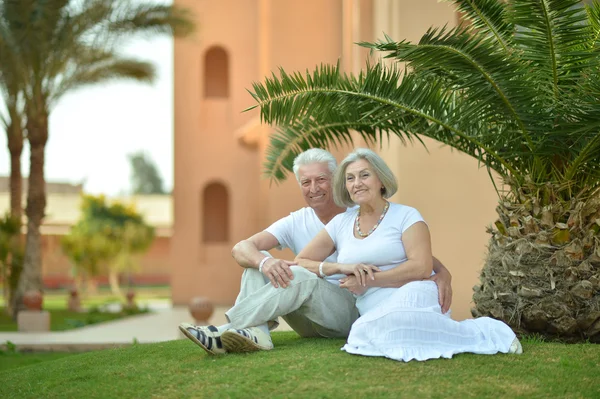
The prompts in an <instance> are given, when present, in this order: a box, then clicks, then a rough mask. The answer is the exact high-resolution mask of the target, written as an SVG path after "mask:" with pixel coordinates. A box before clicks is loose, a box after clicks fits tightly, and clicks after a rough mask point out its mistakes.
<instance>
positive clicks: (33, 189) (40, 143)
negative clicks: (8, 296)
mask: <svg viewBox="0 0 600 399" xmlns="http://www.w3.org/2000/svg"><path fill="white" fill-rule="evenodd" d="M40 108H41V107H40ZM38 109H39V108H38ZM42 109H44V111H38V112H32V113H28V114H27V139H28V140H29V147H30V152H31V156H30V166H29V181H28V184H27V207H26V208H25V213H26V215H27V237H26V240H25V259H24V262H23V271H22V273H21V278H20V279H19V286H18V288H17V292H16V306H15V309H14V311H15V312H18V311H19V310H21V309H23V303H22V302H23V301H22V298H23V295H24V294H25V292H27V291H29V290H41V289H42V237H41V233H40V226H41V225H42V219H43V218H44V211H45V209H46V181H45V179H44V152H45V148H46V142H47V141H48V113H47V112H46V111H45V108H42Z"/></svg>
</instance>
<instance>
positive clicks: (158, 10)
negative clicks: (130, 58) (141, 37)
mask: <svg viewBox="0 0 600 399" xmlns="http://www.w3.org/2000/svg"><path fill="white" fill-rule="evenodd" d="M119 5H120V7H115V8H114V13H113V17H112V18H111V19H110V20H109V24H108V26H107V29H108V31H109V32H111V34H120V33H125V34H127V35H131V32H137V33H148V34H156V33H170V34H173V35H174V36H186V35H189V34H191V33H192V32H193V31H194V28H195V26H194V24H193V23H192V22H191V12H190V11H189V10H187V9H184V8H180V7H176V8H174V7H172V6H167V5H163V4H152V3H144V4H134V3H133V2H121V3H120V4H119Z"/></svg>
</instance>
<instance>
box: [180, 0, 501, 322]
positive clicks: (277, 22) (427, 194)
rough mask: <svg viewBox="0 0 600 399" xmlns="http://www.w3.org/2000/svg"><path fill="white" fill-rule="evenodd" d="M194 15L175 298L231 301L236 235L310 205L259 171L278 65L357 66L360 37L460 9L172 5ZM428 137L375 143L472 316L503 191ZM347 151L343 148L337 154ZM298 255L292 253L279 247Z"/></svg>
mask: <svg viewBox="0 0 600 399" xmlns="http://www.w3.org/2000/svg"><path fill="white" fill-rule="evenodd" d="M175 3H176V4H178V5H180V6H183V7H186V8H188V9H190V10H191V11H192V12H193V13H194V14H195V16H196V18H197V23H198V30H197V32H196V34H195V37H193V38H191V39H190V38H186V39H176V40H175V50H174V59H175V105H174V107H175V108H174V109H175V138H174V140H175V145H174V151H175V156H174V159H175V178H174V182H175V185H174V191H173V201H174V219H173V222H174V224H173V236H172V239H171V267H172V269H171V272H172V273H171V284H172V297H173V302H174V303H175V304H185V303H187V302H188V301H189V300H190V299H191V298H192V297H194V296H204V297H208V298H210V299H211V300H212V301H213V302H215V303H218V304H232V303H233V302H234V300H235V298H236V295H237V293H238V290H239V278H240V275H241V272H242V268H240V267H239V266H238V265H237V264H236V263H235V262H234V261H233V259H232V258H231V254H230V252H231V248H232V246H233V245H234V244H235V243H236V242H238V241H239V240H241V239H243V238H246V237H249V236H250V235H252V234H254V233H256V232H258V231H261V230H263V229H264V228H265V227H267V226H268V225H270V224H271V223H272V222H274V221H275V220H277V219H279V218H281V217H283V216H285V215H287V214H289V212H290V211H293V210H295V209H298V208H300V207H302V206H304V205H305V204H304V203H303V200H302V197H301V195H300V192H299V189H298V185H297V183H296V181H295V179H294V178H293V176H290V177H289V178H288V179H287V181H286V182H284V183H282V184H274V183H273V184H271V182H269V181H267V180H265V179H263V178H262V177H261V171H262V163H263V160H264V154H265V149H266V147H267V146H268V139H269V134H270V133H271V132H272V130H271V129H270V128H269V127H267V126H262V125H261V124H260V121H259V119H258V112H257V111H256V110H253V111H250V112H242V111H243V110H244V109H246V108H248V107H249V106H252V105H254V102H253V99H252V97H251V96H250V95H249V94H248V90H251V89H252V82H255V81H262V80H263V79H264V77H266V76H269V75H270V74H271V73H272V72H275V73H276V72H277V70H278V68H280V67H282V68H283V69H285V70H286V71H288V72H291V71H305V70H307V69H308V70H313V69H314V68H315V67H316V66H317V65H319V64H321V63H330V64H334V63H336V62H338V61H339V62H340V64H341V66H342V67H343V69H344V71H345V72H348V73H357V72H358V71H360V69H361V68H363V67H364V65H365V63H366V60H367V57H368V56H369V55H368V53H367V51H366V50H365V49H362V48H360V47H358V46H357V45H356V44H355V43H357V42H360V41H374V40H376V39H378V38H382V37H383V33H386V34H388V35H389V36H391V37H392V38H394V39H396V40H401V39H409V40H412V41H416V40H418V39H419V38H420V37H421V35H422V34H423V33H424V32H425V31H426V30H427V28H429V27H430V26H444V25H447V26H454V25H455V24H456V23H457V20H458V15H457V14H456V12H455V11H454V10H453V9H452V8H451V6H450V5H449V4H448V3H439V2H438V1H437V0H303V1H296V0H220V1H209V0H175ZM425 141H426V144H427V147H428V151H427V150H425V149H424V148H422V147H421V146H417V145H415V146H414V147H412V146H409V147H404V146H402V145H401V144H400V143H399V141H397V140H390V142H385V143H381V144H382V148H381V149H380V150H379V151H380V153H381V154H382V156H383V157H384V158H385V159H386V161H387V162H388V163H389V165H390V166H391V167H392V169H393V170H394V172H395V173H396V177H397V178H398V181H399V186H400V190H399V193H398V194H396V195H395V196H394V198H392V200H394V201H397V202H400V203H404V204H407V205H411V206H414V207H416V208H417V209H419V210H420V211H421V213H422V214H423V216H424V217H425V219H426V220H427V221H428V224H429V226H430V229H431V233H432V241H433V249H434V254H435V255H436V256H437V257H438V258H439V259H441V260H442V262H443V263H444V264H446V265H447V267H448V268H449V269H450V271H451V272H452V274H453V276H454V279H453V288H454V305H453V307H452V309H453V315H454V317H455V318H457V319H463V318H465V317H468V316H469V308H470V305H469V303H470V300H471V296H472V286H473V285H475V284H476V283H477V280H478V271H479V270H480V269H481V266H482V264H483V259H484V256H485V245H486V243H487V239H488V237H487V235H486V233H485V227H486V226H487V225H489V224H491V223H492V222H493V221H494V220H495V212H494V209H495V204H496V201H497V196H496V194H495V191H494V189H493V186H492V183H491V181H490V179H489V177H488V175H487V172H486V171H485V170H479V169H478V165H477V161H476V160H474V159H470V158H469V157H467V156H465V155H462V154H458V153H456V152H451V151H450V149H448V148H441V147H440V144H438V143H435V142H432V141H427V140H425ZM348 151H349V149H348V148H346V149H341V150H339V151H338V152H335V155H336V156H337V157H338V159H341V158H342V157H343V155H344V154H345V153H346V152H348ZM280 255H281V256H284V257H291V256H292V255H291V253H289V252H284V253H283V254H280Z"/></svg>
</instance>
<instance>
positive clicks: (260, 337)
mask: <svg viewBox="0 0 600 399" xmlns="http://www.w3.org/2000/svg"><path fill="white" fill-rule="evenodd" d="M336 166H337V164H336V160H335V158H334V157H333V155H331V154H330V153H329V152H327V151H325V150H322V149H318V148H313V149H310V150H308V151H305V152H303V153H302V154H300V155H298V157H296V159H295V160H294V174H295V175H296V179H297V180H298V183H299V184H300V189H301V190H302V195H303V197H304V200H305V201H306V204H307V205H308V207H305V208H302V209H300V210H298V211H295V212H292V213H291V214H290V215H289V216H286V217H284V218H283V219H280V220H278V221H277V222H275V223H273V224H272V225H271V226H269V227H268V228H267V229H266V230H264V231H261V232H260V233H257V234H255V235H253V236H252V237H250V238H248V239H246V240H243V241H240V242H239V243H237V244H236V245H235V246H234V247H233V250H232V255H233V257H234V258H235V260H236V261H237V262H238V264H239V265H240V266H242V267H244V268H245V270H244V273H243V275H242V283H241V289H240V294H239V296H238V298H237V300H236V302H235V305H234V306H233V307H232V308H231V309H229V311H227V312H226V313H225V315H226V316H227V319H228V321H229V323H228V324H225V325H222V326H218V327H216V326H212V325H209V326H193V325H191V324H188V323H182V324H181V325H180V326H179V329H180V330H181V331H182V332H183V333H184V334H185V335H186V336H187V337H188V338H189V339H190V340H192V341H193V342H194V343H196V344H197V345H198V346H200V347H201V348H202V349H204V350H205V351H206V352H208V353H209V354H213V355H218V354H224V353H227V352H250V351H258V350H270V349H272V348H273V343H272V341H271V335H270V333H269V330H272V329H274V328H276V327H277V325H278V324H279V323H278V321H277V318H278V317H283V318H284V320H285V321H286V322H287V323H288V324H289V325H290V327H292V328H293V329H294V331H296V332H297V333H298V334H299V335H300V336H302V337H328V338H333V337H347V336H348V333H349V331H350V327H351V326H352V323H353V322H354V321H355V320H356V319H357V318H358V316H359V315H358V310H357V309H356V306H355V299H354V296H353V295H352V293H350V292H349V291H348V290H347V289H344V288H340V283H339V281H340V279H341V278H345V277H346V276H345V275H333V276H325V278H321V277H319V276H317V275H316V274H315V273H312V272H310V271H308V270H306V269H305V268H303V267H302V265H296V263H294V262H291V261H287V260H283V259H276V258H272V257H271V256H269V254H268V253H267V252H265V251H268V250H271V249H273V248H276V247H279V248H282V247H283V248H290V249H291V250H292V252H294V254H296V255H297V254H298V253H299V252H300V251H301V250H302V248H304V246H305V245H306V244H308V243H309V242H310V240H311V239H312V238H313V237H314V236H315V235H317V233H318V232H319V231H321V230H322V229H323V228H324V226H325V225H326V224H327V223H328V222H329V221H330V220H331V219H333V217H334V216H336V215H338V214H340V213H342V212H345V211H346V209H345V208H340V207H338V206H337V205H336V204H335V202H334V200H333V190H332V186H331V180H332V177H333V173H334V172H335V169H336ZM261 251H262V252H261ZM335 260H336V254H335V253H334V254H332V255H331V256H330V257H329V258H327V261H331V262H335ZM433 263H434V271H435V273H436V274H435V275H434V276H433V277H431V278H432V280H434V281H436V283H437V285H438V290H439V300H440V305H441V307H442V311H443V312H444V313H445V312H446V311H447V310H448V309H449V307H450V303H451V301H452V289H451V286H450V281H451V276H450V273H449V272H448V270H447V269H446V268H445V267H444V266H443V265H442V264H441V263H440V262H439V261H438V260H437V259H436V258H434V262H433ZM350 278H352V277H350ZM406 282H408V281H406ZM406 282H405V283H406Z"/></svg>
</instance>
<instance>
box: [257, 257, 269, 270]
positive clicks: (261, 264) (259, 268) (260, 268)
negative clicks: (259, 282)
mask: <svg viewBox="0 0 600 399" xmlns="http://www.w3.org/2000/svg"><path fill="white" fill-rule="evenodd" d="M269 259H271V258H269V257H268V256H265V257H264V259H263V260H261V261H260V263H259V264H258V271H259V272H261V273H262V268H263V266H264V265H265V263H267V261H268V260H269Z"/></svg>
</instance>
